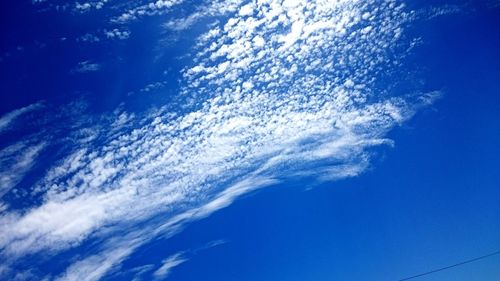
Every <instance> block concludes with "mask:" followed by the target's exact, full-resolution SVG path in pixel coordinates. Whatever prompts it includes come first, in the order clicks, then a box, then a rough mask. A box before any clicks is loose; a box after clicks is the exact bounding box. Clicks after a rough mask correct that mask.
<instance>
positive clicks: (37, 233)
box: [0, 0, 435, 280]
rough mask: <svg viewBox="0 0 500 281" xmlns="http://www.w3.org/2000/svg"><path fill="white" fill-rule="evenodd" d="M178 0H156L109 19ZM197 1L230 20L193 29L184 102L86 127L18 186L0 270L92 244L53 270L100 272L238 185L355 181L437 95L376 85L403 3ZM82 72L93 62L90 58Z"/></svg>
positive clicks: (402, 23)
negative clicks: (37, 175)
mask: <svg viewBox="0 0 500 281" xmlns="http://www.w3.org/2000/svg"><path fill="white" fill-rule="evenodd" d="M226 2H227V3H226ZM180 3H182V1H180V0H176V1H174V0H171V1H157V2H155V3H151V4H149V5H148V4H147V5H144V6H140V7H136V8H134V9H132V10H130V11H127V12H124V13H123V14H122V16H120V17H119V18H118V19H117V20H119V21H127V20H130V19H131V18H138V17H139V15H147V14H157V13H160V11H161V12H162V13H168V12H169V11H172V10H175V8H176V7H177V6H178V5H179V4H180ZM222 4H226V5H225V7H226V8H225V9H222V10H220V11H219V13H218V12H217V9H215V8H214V7H217V5H222ZM203 5H204V6H203V7H204V8H203V9H200V10H197V11H195V12H194V14H193V15H188V16H187V17H186V19H189V17H190V18H191V19H190V22H192V21H195V20H197V19H199V18H202V17H212V16H214V17H218V18H219V20H220V18H221V17H219V16H221V15H225V17H223V18H224V20H223V21H222V20H220V21H218V22H217V23H216V24H214V25H211V26H210V27H209V29H208V30H206V32H204V33H203V34H201V35H200V36H199V37H198V39H197V40H196V44H195V46H193V50H194V51H193V52H194V53H195V54H194V56H193V57H194V59H193V60H192V63H190V64H189V65H186V66H185V68H184V69H183V70H182V80H183V82H182V85H181V89H180V93H179V96H180V97H182V98H183V99H185V103H184V104H185V106H184V107H183V108H182V109H179V110H178V111H174V112H172V111H171V110H169V109H167V108H168V107H165V108H162V109H159V110H154V111H152V112H150V113H148V114H145V115H144V116H136V115H132V114H127V113H119V114H118V113H117V114H113V115H111V116H106V117H105V118H103V120H105V121H102V122H101V123H103V124H105V125H103V126H101V127H98V128H96V127H89V128H88V131H89V132H92V133H91V134H90V135H91V136H92V137H88V138H86V139H85V141H81V142H74V144H73V146H72V147H71V151H70V152H69V153H66V156H65V157H63V158H61V159H60V160H59V161H58V162H57V164H56V165H54V166H53V167H51V168H50V169H49V170H48V171H47V173H46V174H45V175H44V176H43V178H41V179H40V180H39V181H38V182H37V183H36V184H35V185H34V186H33V187H32V188H31V193H30V194H28V195H26V196H28V197H29V196H33V197H36V198H38V200H37V202H39V204H38V205H37V206H35V207H30V208H27V209H15V208H13V207H7V208H6V207H4V209H5V210H4V211H2V213H1V214H0V249H1V250H0V255H1V259H2V260H4V261H5V263H4V268H5V269H4V270H3V274H4V276H9V274H12V270H10V271H9V268H15V267H16V265H17V264H18V263H19V262H20V261H22V260H23V259H24V258H25V257H28V256H32V255H39V254H43V259H41V261H40V264H42V263H43V262H46V261H47V260H50V258H51V257H53V256H55V255H58V254H61V253H67V252H68V251H69V250H71V249H73V248H75V247H77V246H85V245H92V247H88V250H87V251H86V252H85V254H86V255H83V256H79V257H77V258H76V257H75V258H74V259H71V260H70V262H68V264H67V266H66V269H64V270H63V272H60V273H59V275H57V276H48V278H51V279H58V280H99V279H100V278H102V277H103V276H106V275H108V274H110V273H112V272H113V271H114V270H117V269H118V268H119V266H120V264H121V262H122V261H124V260H125V259H127V258H128V257H129V256H130V255H132V254H133V253H134V251H135V250H136V249H137V248H138V247H140V246H142V245H144V244H145V243H147V242H149V241H151V240H152V239H154V238H157V237H165V238H168V237H170V236H171V235H174V234H175V233H177V232H178V231H180V230H182V227H183V226H184V225H185V224H186V223H188V222H190V221H193V220H197V219H201V218H204V217H206V216H208V215H210V214H212V213H213V212H215V211H217V210H219V209H221V208H224V207H226V206H228V205H229V204H231V203H232V202H233V201H234V200H235V199H236V198H238V197H239V196H241V195H243V194H245V193H247V192H250V191H253V190H257V189H259V188H263V187H265V186H269V185H272V184H276V183H279V182H282V181H284V180H288V179H290V178H293V177H305V176H307V177H314V178H316V179H318V180H334V179H340V178H345V177H351V176H356V175H358V174H359V173H361V172H362V171H363V170H364V169H365V168H366V167H367V166H368V165H369V161H370V153H369V152H368V149H369V148H371V147H374V146H378V145H384V144H391V141H390V140H387V139H386V138H385V135H386V133H387V132H388V131H389V130H390V129H391V128H393V127H394V126H397V125H398V124H401V123H402V122H404V121H405V120H407V119H408V118H410V117H411V116H412V115H413V114H414V112H415V111H416V110H417V109H418V108H419V107H420V106H423V105H425V104H428V103H429V102H430V100H429V97H434V96H435V95H427V96H426V99H419V98H418V97H415V96H401V95H400V96H393V95H391V93H389V92H388V91H384V89H383V88H381V87H380V83H381V82H380V81H382V80H383V81H384V83H389V84H390V83H392V82H391V81H393V82H395V80H396V78H395V77H391V73H393V72H394V70H395V69H397V68H399V67H402V65H403V62H404V59H405V57H406V56H407V49H408V44H410V43H407V42H411V40H410V41H409V40H407V39H406V40H401V38H402V37H403V36H404V34H405V33H404V30H405V28H406V26H407V25H409V24H411V22H412V19H413V15H414V14H413V13H412V12H409V11H406V10H405V7H404V5H403V4H401V3H400V2H399V1H393V0H385V1H365V0H363V1H361V0H359V1H357V0H340V1H338V0H336V1H328V0H321V1H320V0H318V1H299V0H295V1H294V0H285V1H281V0H280V1H278V0H259V1H239V0H231V1H229V0H228V1H215V2H207V3H205V4H203ZM141 11H142V12H141ZM204 11H205V13H204ZM175 23H177V24H180V23H182V19H178V20H177V21H175ZM172 25H173V24H171V25H168V24H167V27H168V26H172ZM181 26H182V28H183V29H184V28H188V27H189V26H190V24H181ZM403 41H404V42H403ZM78 69H80V70H83V71H79V72H87V71H94V70H98V66H95V67H94V66H93V64H92V63H91V62H88V61H86V62H82V63H81V65H79V68H78ZM398 78H399V77H398ZM424 101H425V102H424ZM106 120H107V121H106ZM120 120H126V122H122V121H120ZM105 122H107V123H105ZM106 124H107V125H106ZM117 124H119V125H117ZM109 128H112V129H111V130H110V129H109ZM79 130H84V129H79ZM75 135H76V136H78V135H79V134H75ZM25 167H26V168H28V167H29V166H25ZM123 233H126V234H125V235H124V234H123ZM182 262H184V259H183V257H182V256H173V257H171V258H169V259H166V260H165V261H164V263H163V265H162V266H161V267H159V268H156V269H153V268H152V269H151V270H155V271H154V273H153V274H154V275H155V276H157V277H158V276H159V277H161V276H167V275H168V273H169V272H170V270H171V268H173V267H174V266H176V265H178V264H180V263H182ZM34 266H35V267H36V266H37V265H34Z"/></svg>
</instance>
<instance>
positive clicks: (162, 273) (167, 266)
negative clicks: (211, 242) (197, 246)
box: [153, 253, 187, 280]
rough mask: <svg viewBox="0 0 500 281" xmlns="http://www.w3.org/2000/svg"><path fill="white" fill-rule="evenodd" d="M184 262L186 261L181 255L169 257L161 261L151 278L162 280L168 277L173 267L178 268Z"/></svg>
mask: <svg viewBox="0 0 500 281" xmlns="http://www.w3.org/2000/svg"><path fill="white" fill-rule="evenodd" d="M186 261H187V259H186V258H184V257H183V256H182V253H177V254H175V255H173V256H170V257H169V258H167V259H165V260H163V264H162V266H161V267H160V268H158V269H157V270H156V271H155V272H154V273H153V277H154V278H155V280H163V279H165V278H167V277H168V276H169V275H170V273H171V272H172V269H173V268H174V267H176V266H179V265H181V264H183V263H184V262H186Z"/></svg>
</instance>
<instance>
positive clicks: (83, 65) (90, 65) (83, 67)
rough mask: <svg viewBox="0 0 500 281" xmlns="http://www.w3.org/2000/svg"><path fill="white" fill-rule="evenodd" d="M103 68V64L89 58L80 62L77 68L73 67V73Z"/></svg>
mask: <svg viewBox="0 0 500 281" xmlns="http://www.w3.org/2000/svg"><path fill="white" fill-rule="evenodd" d="M100 69H101V65H100V64H98V63H95V62H92V61H89V60H86V61H81V62H79V63H78V64H77V65H76V66H75V68H73V70H72V72H73V73H88V72H95V71H98V70H100Z"/></svg>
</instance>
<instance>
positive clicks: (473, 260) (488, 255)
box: [399, 251, 500, 281]
mask: <svg viewBox="0 0 500 281" xmlns="http://www.w3.org/2000/svg"><path fill="white" fill-rule="evenodd" d="M498 254H500V251H496V252H493V253H489V254H487V255H484V256H480V257H477V258H473V259H470V260H466V261H463V262H459V263H456V264H454V265H449V266H445V267H442V268H438V269H434V270H431V271H427V272H424V273H420V274H417V275H414V276H411V277H407V278H403V279H400V280H399V281H406V280H410V279H414V278H417V277H422V276H425V275H429V274H432V273H436V272H439V271H443V270H446V269H450V268H453V267H457V266H461V265H464V264H467V263H471V262H475V261H478V260H482V259H485V258H489V257H491V256H494V255H498Z"/></svg>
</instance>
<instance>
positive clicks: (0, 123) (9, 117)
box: [0, 102, 43, 134]
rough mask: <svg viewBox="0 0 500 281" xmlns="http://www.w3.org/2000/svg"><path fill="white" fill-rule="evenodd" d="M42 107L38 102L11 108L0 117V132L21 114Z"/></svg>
mask: <svg viewBox="0 0 500 281" xmlns="http://www.w3.org/2000/svg"><path fill="white" fill-rule="evenodd" d="M41 108H43V104H42V103H40V102H37V103H34V104H30V105H28V106H26V107H22V108H19V109H16V110H13V111H11V112H9V113H6V114H5V115H3V116H2V117H0V134H1V133H2V132H3V131H5V130H6V129H8V128H9V126H10V125H12V123H13V122H14V120H16V119H17V118H18V117H20V116H21V115H23V114H26V113H29V112H32V111H35V110H38V109H41Z"/></svg>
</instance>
